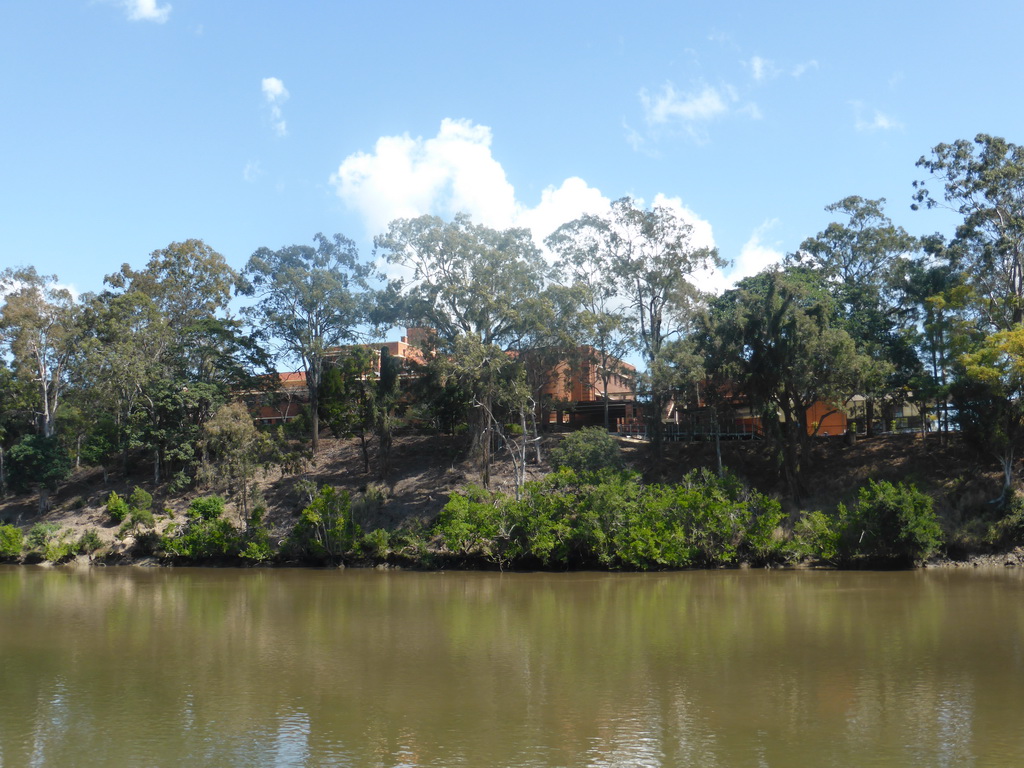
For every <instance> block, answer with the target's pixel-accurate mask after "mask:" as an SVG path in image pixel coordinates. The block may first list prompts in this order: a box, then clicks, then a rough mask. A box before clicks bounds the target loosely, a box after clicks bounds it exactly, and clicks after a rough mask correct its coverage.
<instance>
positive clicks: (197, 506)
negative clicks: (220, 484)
mask: <svg viewBox="0 0 1024 768" xmlns="http://www.w3.org/2000/svg"><path fill="white" fill-rule="evenodd" d="M185 514H186V515H187V516H188V517H189V518H198V519H200V520H216V519H217V518H219V517H220V516H221V515H223V514H224V499H223V498H221V497H220V496H203V497H201V498H198V499H192V503H190V504H189V505H188V510H187V511H186V512H185Z"/></svg>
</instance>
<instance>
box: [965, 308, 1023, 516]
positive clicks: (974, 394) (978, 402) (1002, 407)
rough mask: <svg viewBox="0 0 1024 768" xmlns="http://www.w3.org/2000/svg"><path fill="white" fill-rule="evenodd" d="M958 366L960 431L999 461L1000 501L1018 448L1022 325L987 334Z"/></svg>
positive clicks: (1010, 481) (1020, 441)
mask: <svg viewBox="0 0 1024 768" xmlns="http://www.w3.org/2000/svg"><path fill="white" fill-rule="evenodd" d="M960 362H961V363H962V365H963V374H962V376H961V377H960V378H959V379H958V381H957V382H956V383H955V385H954V387H953V395H954V401H955V403H956V405H957V414H958V417H959V422H960V428H961V430H962V431H963V433H964V435H965V436H966V437H967V439H968V440H969V441H971V442H972V443H974V445H975V446H977V447H978V448H979V449H980V450H982V452H985V453H990V454H991V455H993V456H994V457H996V458H997V459H998V460H999V463H1000V466H1001V468H1002V470H1003V492H1002V495H1001V496H1000V501H1005V500H1006V498H1007V497H1008V494H1009V492H1010V490H1011V488H1012V487H1013V479H1014V469H1013V468H1014V463H1015V461H1016V457H1017V456H1018V455H1019V452H1020V449H1021V446H1022V445H1024V327H1017V328H1014V329H1013V330H1009V331H998V332H996V333H994V334H992V335H990V336H988V337H987V338H986V339H985V341H984V342H983V343H982V344H981V345H980V346H979V348H978V349H977V350H975V351H974V352H971V353H968V354H965V355H963V356H962V358H961V361H960Z"/></svg>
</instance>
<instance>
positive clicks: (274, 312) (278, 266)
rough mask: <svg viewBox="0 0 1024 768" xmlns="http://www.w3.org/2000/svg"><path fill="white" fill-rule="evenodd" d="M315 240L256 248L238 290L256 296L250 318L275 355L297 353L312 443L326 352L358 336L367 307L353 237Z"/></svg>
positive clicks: (365, 268)
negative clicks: (270, 341)
mask: <svg viewBox="0 0 1024 768" xmlns="http://www.w3.org/2000/svg"><path fill="white" fill-rule="evenodd" d="M313 239H314V241H315V243H316V245H315V246H308V245H292V246H287V247H285V248H281V249H279V250H277V251H271V250H270V249H269V248H260V249H259V250H257V251H256V252H255V253H253V255H252V257H251V258H250V259H249V262H248V264H247V265H246V267H245V271H244V276H245V278H247V280H246V281H245V283H244V284H243V285H242V292H243V293H244V294H246V295H248V296H254V297H256V299H257V301H256V303H255V304H254V305H253V306H251V307H248V308H247V309H246V310H245V314H246V316H247V317H248V318H249V320H250V321H251V322H252V323H253V324H254V325H255V326H256V327H258V328H259V329H260V330H261V331H263V332H264V333H265V334H266V335H267V336H268V337H270V338H271V339H273V340H274V341H275V342H276V344H277V345H278V355H279V357H284V358H292V359H296V360H297V361H298V362H299V364H300V365H301V366H302V370H303V372H304V373H305V375H306V386H307V388H308V390H309V406H310V420H311V421H312V440H311V444H312V448H313V452H314V453H315V452H316V450H317V448H318V447H319V443H320V411H319V401H320V387H321V383H322V376H323V370H324V361H325V360H326V357H327V355H328V352H329V351H330V350H331V349H332V348H334V347H337V346H340V345H342V344H346V343H351V342H354V341H356V339H357V338H358V336H359V326H360V324H361V323H363V322H364V321H365V320H366V318H367V316H368V312H369V297H370V293H369V290H370V289H369V285H368V280H370V279H372V278H374V277H376V276H377V273H376V272H375V270H374V269H373V267H372V265H370V264H365V263H362V262H360V260H359V253H358V251H357V249H356V245H355V243H354V242H352V241H351V240H349V239H348V238H347V237H344V236H342V235H335V236H334V237H333V238H327V237H325V236H324V235H322V234H320V233H318V234H317V235H316V236H315V237H314V238H313Z"/></svg>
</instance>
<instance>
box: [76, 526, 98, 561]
mask: <svg viewBox="0 0 1024 768" xmlns="http://www.w3.org/2000/svg"><path fill="white" fill-rule="evenodd" d="M75 546H76V548H77V550H78V552H79V554H82V555H91V554H92V553H93V552H95V551H96V550H97V549H99V548H100V547H102V546H103V542H102V541H101V540H100V536H99V534H98V533H96V530H95V529H94V528H89V529H88V530H86V531H85V532H83V533H82V535H81V536H79V537H78V543H77V544H76V545H75Z"/></svg>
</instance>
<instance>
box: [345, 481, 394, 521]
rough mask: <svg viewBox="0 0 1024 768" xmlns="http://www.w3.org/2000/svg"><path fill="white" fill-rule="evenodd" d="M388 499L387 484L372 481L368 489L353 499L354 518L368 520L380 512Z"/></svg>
mask: <svg viewBox="0 0 1024 768" xmlns="http://www.w3.org/2000/svg"><path fill="white" fill-rule="evenodd" d="M387 501H388V489H387V486H385V485H382V484H380V483H370V484H368V485H367V486H366V490H365V491H364V492H363V493H361V494H360V495H358V496H356V497H355V498H354V499H352V519H353V520H356V521H362V522H364V523H365V522H367V521H369V520H370V519H371V518H372V517H373V516H375V515H376V514H377V513H378V512H380V511H381V510H382V509H383V508H384V505H385V504H386V503H387Z"/></svg>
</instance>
